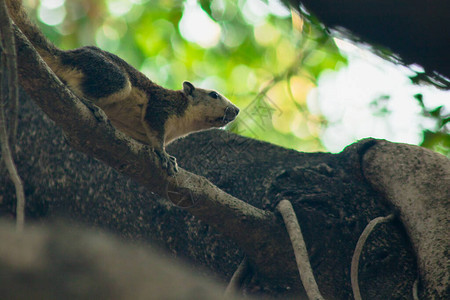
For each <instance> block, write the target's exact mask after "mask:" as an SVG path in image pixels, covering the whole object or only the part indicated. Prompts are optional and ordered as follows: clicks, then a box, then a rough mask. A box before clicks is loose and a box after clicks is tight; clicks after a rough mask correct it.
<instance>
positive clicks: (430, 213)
mask: <svg viewBox="0 0 450 300" xmlns="http://www.w3.org/2000/svg"><path fill="white" fill-rule="evenodd" d="M363 170H364V174H365V176H366V178H367V179H368V181H369V182H370V183H372V184H373V186H374V187H375V188H376V189H378V190H379V191H381V192H382V193H384V194H385V196H386V198H387V200H388V201H389V202H390V203H391V204H392V205H393V206H394V207H395V208H396V209H397V210H398V211H399V217H400V219H401V221H402V223H403V224H404V226H405V228H406V231H407V232H408V235H409V237H410V239H411V242H412V244H413V247H414V250H415V252H416V254H417V260H418V268H419V274H420V277H421V280H422V282H423V286H424V290H425V291H426V293H428V295H426V297H428V298H430V299H431V298H438V299H444V298H447V297H448V293H449V282H450V272H449V270H450V261H449V260H448V249H449V247H450V236H449V234H448V228H449V224H450V216H449V213H448V212H449V207H450V160H449V159H448V158H446V157H445V156H443V155H440V154H438V153H435V152H432V151H430V150H428V149H425V148H421V147H417V146H412V145H405V144H394V143H389V142H379V143H377V144H376V145H375V146H374V147H372V148H370V149H369V150H368V152H367V153H366V154H365V155H364V158H363Z"/></svg>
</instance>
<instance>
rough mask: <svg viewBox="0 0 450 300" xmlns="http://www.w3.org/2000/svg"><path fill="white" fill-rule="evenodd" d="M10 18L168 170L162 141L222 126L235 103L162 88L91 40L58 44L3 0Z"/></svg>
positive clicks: (11, 0)
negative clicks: (65, 45)
mask: <svg viewBox="0 0 450 300" xmlns="http://www.w3.org/2000/svg"><path fill="white" fill-rule="evenodd" d="M6 4H7V7H8V11H9V14H10V16H11V19H12V20H13V21H14V23H15V24H16V25H17V26H18V27H19V29H20V30H21V31H22V32H23V34H24V35H25V36H26V37H27V38H28V39H29V41H30V42H31V43H32V44H33V46H34V47H35V49H36V50H37V52H38V53H39V54H40V56H41V57H42V58H43V60H44V61H45V62H46V63H47V65H48V66H49V67H50V69H51V70H52V71H53V72H54V73H55V74H56V75H57V76H58V77H59V79H60V80H61V81H62V82H63V83H64V84H66V85H67V86H68V87H69V88H70V89H71V90H72V91H73V92H74V93H75V94H76V95H77V96H79V97H80V98H81V99H83V98H84V99H87V100H89V101H90V102H92V103H94V104H95V105H97V106H98V107H100V108H101V109H102V110H103V111H104V112H105V113H106V115H107V116H108V119H109V120H110V121H111V124H112V125H113V126H114V127H116V128H117V129H118V130H120V131H122V132H123V133H125V134H127V135H128V136H130V137H132V138H134V139H135V140H137V141H139V142H141V143H143V144H147V145H149V146H150V147H152V148H153V149H154V151H155V153H156V154H157V155H158V157H159V158H160V161H161V166H162V168H164V169H166V170H167V174H168V175H174V174H175V173H176V172H177V170H178V169H177V163H176V159H175V157H173V156H170V155H169V154H167V152H166V151H165V146H166V145H167V144H169V143H170V142H172V141H174V140H175V139H177V138H179V137H183V136H186V135H187V134H189V133H191V132H195V131H201V130H206V129H210V128H214V127H223V126H225V125H226V124H228V123H229V122H231V121H233V120H234V119H235V118H236V116H237V115H238V113H239V109H238V108H237V107H236V106H235V105H233V104H232V103H231V102H230V101H229V100H228V99H227V98H225V97H224V96H222V95H221V94H219V93H217V92H216V91H212V90H206V89H201V88H196V87H194V85H193V84H192V83H190V82H188V81H185V82H183V89H182V90H178V91H174V90H170V89H166V88H163V87H161V86H159V85H158V84H156V83H154V82H153V81H151V80H150V79H149V78H148V77H146V76H145V75H144V74H143V73H141V72H139V71H138V70H137V69H135V68H134V67H132V66H131V65H130V64H128V63H127V62H126V61H124V60H123V59H121V58H120V57H118V56H117V55H114V54H112V53H109V52H106V51H103V50H101V49H99V48H97V47H94V46H87V47H81V48H78V49H74V50H67V51H65V50H62V49H59V48H57V47H56V46H55V45H54V44H53V43H52V42H50V41H49V40H48V39H47V38H46V37H45V36H44V34H43V33H42V31H41V30H40V29H39V28H38V27H37V26H36V25H35V24H34V23H32V22H31V20H30V19H29V17H28V15H27V13H26V11H25V9H24V8H23V5H22V1H21V0H6Z"/></svg>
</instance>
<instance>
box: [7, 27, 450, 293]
mask: <svg viewBox="0 0 450 300" xmlns="http://www.w3.org/2000/svg"><path fill="white" fill-rule="evenodd" d="M16 36H17V37H18V55H19V58H20V60H19V73H20V80H21V83H22V86H23V87H24V88H25V90H26V91H27V93H28V94H29V95H30V96H31V97H33V100H34V101H35V102H36V103H38V104H39V106H40V107H41V108H42V110H43V111H44V112H45V113H46V114H47V115H48V116H50V118H52V119H53V120H54V121H55V122H56V124H57V125H58V126H60V127H61V128H62V129H63V131H64V133H65V137H66V139H67V140H69V141H70V143H71V144H72V145H74V146H75V148H76V149H78V150H80V151H83V152H85V153H87V154H88V155H90V156H93V157H96V158H97V159H100V160H102V161H103V162H105V163H106V164H108V165H109V166H111V167H113V168H114V169H115V170H116V171H117V172H119V173H120V174H119V173H116V172H115V171H113V169H111V168H109V167H107V166H105V165H103V164H101V163H99V162H98V161H95V160H93V159H91V158H87V157H85V156H83V155H80V154H79V153H77V152H74V151H72V150H70V149H68V147H67V146H66V145H65V144H64V142H63V134H62V132H61V130H59V129H58V128H56V127H55V126H54V125H53V124H52V123H51V122H49V120H48V119H47V118H46V117H43V116H42V115H41V114H40V113H39V112H38V111H37V110H36V108H35V107H34V106H33V105H32V104H31V103H26V102H22V107H21V109H22V112H21V123H20V132H21V134H20V138H19V145H18V146H19V151H18V153H17V156H18V157H19V159H18V162H19V170H20V172H21V174H24V182H25V187H26V193H27V196H28V198H29V202H28V203H27V214H28V216H29V217H31V218H34V219H40V220H46V219H49V218H54V217H55V216H65V217H68V218H70V219H73V220H76V221H79V222H83V223H87V224H89V225H91V226H99V227H103V228H107V229H109V230H111V231H113V232H115V233H118V234H120V235H122V236H124V237H127V238H131V239H134V240H141V241H147V242H149V241H157V242H159V244H162V245H163V246H164V247H166V248H167V249H169V250H170V251H171V252H172V253H174V254H176V255H178V256H183V257H188V258H190V259H191V261H193V262H194V263H196V265H203V266H206V267H208V268H209V269H210V270H211V271H213V272H215V273H216V274H218V275H219V276H223V277H225V278H228V277H230V275H231V274H232V272H233V271H234V270H235V269H236V267H237V265H238V264H239V262H240V261H241V260H242V255H243V254H244V253H245V255H246V256H247V258H248V261H249V264H250V266H251V267H252V268H253V269H254V270H255V271H256V276H254V277H253V279H252V280H251V281H250V282H249V283H248V284H247V286H246V287H245V288H246V289H247V290H248V291H249V292H250V293H263V294H265V295H276V296H280V295H284V296H286V295H295V296H297V297H302V295H304V290H303V288H302V286H301V284H300V278H299V276H298V272H297V268H296V264H295V258H294V254H293V252H292V245H291V244H290V241H289V237H288V235H287V233H286V230H285V228H284V225H283V223H282V218H281V216H280V215H278V214H277V213H276V212H274V211H275V207H276V206H277V204H278V202H280V201H281V200H282V199H287V200H289V201H290V202H291V203H292V204H293V207H294V210H295V212H296V214H297V218H298V220H299V223H300V225H301V228H302V233H303V236H304V239H305V243H306V247H307V252H308V254H309V255H310V261H311V266H312V268H313V272H314V274H315V277H316V280H317V284H318V287H319V289H320V291H321V293H322V294H323V296H324V297H325V298H333V299H348V298H351V297H352V289H351V280H350V265H351V259H352V255H353V251H354V248H355V245H356V243H357V241H358V238H359V235H360V234H361V232H362V231H363V230H364V228H365V226H366V225H367V224H368V223H369V222H370V220H372V219H374V218H376V217H379V216H386V215H389V214H390V213H392V212H393V211H395V210H396V209H399V210H400V213H399V215H400V219H397V220H396V221H394V222H389V223H386V224H382V225H379V226H378V227H377V228H376V230H374V232H373V233H372V234H371V235H370V236H369V238H368V239H367V241H366V245H365V247H364V248H363V251H362V254H361V258H360V263H359V266H360V267H359V269H360V270H359V280H360V290H361V294H362V297H363V299H391V298H396V297H397V298H412V286H413V283H414V281H415V278H416V273H417V270H416V263H415V255H414V251H413V249H418V248H417V247H418V241H417V240H421V237H420V236H417V237H412V236H408V235H407V233H409V234H410V235H412V234H416V232H417V230H415V229H414V228H415V226H416V225H415V224H417V223H414V221H413V220H410V218H409V217H406V216H413V215H414V213H418V212H414V209H416V210H417V209H419V208H411V209H410V210H409V211H408V212H403V205H402V204H401V203H403V202H404V201H405V200H401V199H402V198H401V197H399V198H397V199H396V201H399V202H394V201H393V200H390V199H391V198H390V197H391V196H390V194H389V193H388V191H389V189H385V188H384V187H383V185H380V184H378V182H379V181H380V180H381V179H378V178H383V180H386V178H390V176H393V175H391V173H386V176H387V177H383V175H382V174H381V173H383V172H381V173H376V172H374V170H376V169H377V168H378V167H379V165H382V164H378V160H377V158H376V156H375V158H373V157H372V156H371V155H373V154H372V153H376V154H377V155H379V154H378V151H384V150H385V149H384V148H381V149H380V150H373V151H374V152H372V149H379V148H377V147H378V145H395V144H391V143H388V142H383V141H377V140H372V139H369V140H364V141H361V142H359V143H356V144H354V145H350V146H349V147H347V148H346V149H345V150H344V151H343V152H342V153H340V154H329V153H299V152H297V151H294V150H288V149H283V148H280V147H277V146H274V145H271V144H268V143H263V142H259V141H255V140H251V139H248V138H244V137H240V136H237V135H234V134H229V133H227V132H224V131H221V130H212V131H208V132H202V133H198V134H193V135H191V136H189V137H188V138H185V139H183V140H180V141H177V142H175V143H173V144H172V145H171V146H170V147H168V152H169V153H171V154H172V155H175V156H176V157H177V159H178V161H179V165H180V167H181V168H182V169H181V170H180V173H179V174H178V175H177V176H176V177H174V178H167V177H165V175H164V174H165V173H164V172H162V171H161V170H160V168H159V165H158V162H157V160H156V158H155V155H154V154H153V153H152V151H151V149H148V148H146V147H144V146H142V145H141V144H139V143H137V142H135V141H132V140H131V139H129V138H127V137H126V136H124V135H123V134H121V133H120V132H117V131H116V130H114V128H112V127H111V126H110V125H109V123H108V122H107V121H106V120H105V119H104V118H103V117H102V116H101V113H100V111H97V110H96V109H95V108H93V107H91V109H89V108H88V107H86V106H85V104H84V103H83V102H82V101H80V100H79V99H77V98H76V97H75V96H74V95H73V94H72V93H71V92H70V91H69V90H67V89H66V88H65V87H64V86H63V85H62V84H61V82H60V81H59V80H58V79H57V78H56V77H55V76H54V75H53V74H52V73H51V71H50V70H49V69H48V68H47V67H46V66H45V64H43V62H42V61H41V60H40V59H39V58H38V56H37V55H36V53H35V52H34V50H33V49H32V48H31V46H30V45H29V44H28V43H27V41H26V40H25V39H23V36H21V34H20V33H19V32H16ZM92 110H94V112H95V113H92ZM44 128H45V130H44ZM402 147H406V148H408V149H409V148H410V147H411V146H407V145H404V146H402ZM413 148H414V147H413ZM385 155H387V156H388V157H390V159H391V160H392V161H393V162H392V163H391V166H392V168H395V167H397V168H399V166H396V163H397V160H396V154H395V152H393V153H390V154H385ZM435 156H436V157H440V156H439V155H438V154H430V155H429V156H426V157H424V159H425V160H428V159H431V160H434V159H437V160H442V158H435ZM444 159H445V158H444ZM400 162H401V161H400ZM372 163H373V164H372ZM433 166H435V167H437V166H436V165H435V164H434V165H433V164H431V165H430V167H429V168H425V169H424V171H423V172H424V173H427V172H431V174H444V173H445V172H444V173H442V172H440V171H439V170H437V171H433ZM187 170H188V171H187ZM444 170H446V169H445V168H444ZM0 171H1V173H0V174H1V175H2V177H1V178H2V181H3V182H4V183H5V184H3V185H1V189H2V190H1V192H2V197H3V198H2V211H4V212H5V213H8V212H10V211H11V209H12V203H13V202H12V199H13V198H14V197H13V195H12V192H11V186H10V184H9V183H8V182H7V181H6V180H5V179H4V170H3V169H0ZM190 172H192V173H190ZM433 172H434V173H433ZM195 174H198V175H195ZM372 174H375V175H372ZM377 174H378V175H377ZM383 174H384V173H383ZM408 174H409V173H408ZM202 176H203V177H202ZM128 177H129V178H132V179H133V181H131V180H129V179H128ZM366 177H367V178H369V180H367V178H366ZM205 178H208V180H207V179H205ZM441 179H442V178H441ZM443 179H444V181H441V183H445V182H446V181H445V180H447V179H448V178H445V177H444V178H443ZM381 181H382V180H381ZM382 182H384V181H382ZM386 182H387V181H386ZM136 183H138V184H139V185H137V184H136ZM392 183H395V181H392ZM380 186H381V188H380ZM427 186H429V187H430V188H433V189H437V188H439V187H445V186H444V185H441V184H435V185H432V186H431V185H425V186H424V188H425V187H427ZM142 187H145V188H146V189H147V190H148V191H150V192H153V193H149V192H147V191H145V189H143V188H142ZM166 187H168V189H166ZM219 188H220V189H219ZM393 190H395V188H393ZM166 192H168V193H166ZM444 192H445V191H444ZM430 193H431V191H430ZM167 195H168V198H170V199H171V200H172V202H173V203H175V204H177V205H178V206H180V207H181V208H183V209H180V208H176V207H174V206H173V205H172V204H169V202H167V201H166V200H164V199H162V197H164V196H167ZM444 200H445V199H444ZM424 201H425V200H424ZM442 205H443V206H445V202H444V203H443V204H442ZM406 207H407V206H406ZM408 209H409V208H408ZM447 211H448V210H447ZM430 214H431V215H430V218H432V217H433V213H430ZM447 214H448V213H447ZM447 214H445V213H443V220H444V221H446V222H448V216H447ZM192 215H194V216H195V217H196V218H193V217H192ZM405 218H406V219H405ZM199 220H200V221H199ZM407 220H408V221H407ZM401 221H403V222H404V223H402V222H401ZM404 226H405V227H404ZM419 227H420V226H419ZM404 228H406V231H405V230H404ZM219 232H220V233H221V235H219V234H218V233H219ZM437 232H438V233H439V234H441V233H442V232H441V231H440V230H439V228H437ZM419 233H420V232H419ZM223 236H225V237H227V238H226V239H224V237H223ZM441 236H442V235H441ZM410 240H411V241H412V245H411V243H410ZM75 242H76V241H75ZM431 242H433V245H429V247H431V248H435V247H436V249H445V248H448V244H446V243H447V242H448V240H439V239H432V240H431ZM419 243H420V242H419ZM436 253H441V254H442V252H440V251H439V250H438V251H437V252H436ZM419 258H420V257H419ZM437 259H438V260H439V259H440V258H437ZM432 261H433V260H432ZM421 266H422V261H421V260H420V259H419V267H421ZM420 271H421V276H422V278H423V279H424V282H425V284H424V286H423V288H424V289H425V291H423V292H422V294H424V295H433V291H429V290H427V289H431V288H433V282H437V283H441V284H442V285H443V289H441V290H443V291H444V293H447V292H446V291H448V280H447V281H445V280H444V281H440V280H439V279H437V280H435V281H430V280H429V278H430V276H433V275H432V274H429V270H428V269H426V268H425V269H424V270H422V269H421V270H420ZM439 274H447V275H448V270H446V269H441V271H440V273H439ZM430 282H431V284H429V283H430Z"/></svg>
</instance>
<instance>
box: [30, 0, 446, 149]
mask: <svg viewBox="0 0 450 300" xmlns="http://www.w3.org/2000/svg"><path fill="white" fill-rule="evenodd" d="M24 1H25V3H26V4H27V6H28V7H29V8H30V9H31V10H32V11H33V13H32V15H34V16H37V18H36V19H37V22H38V23H39V25H40V27H41V28H42V29H43V31H44V33H45V34H46V35H47V36H48V37H49V38H50V39H51V40H52V41H53V42H54V43H56V44H57V45H58V46H59V47H61V48H63V49H72V48H76V47H80V46H84V45H97V46H99V47H100V48H102V49H104V50H107V51H110V52H112V53H115V54H117V55H119V56H120V57H122V58H123V59H125V60H126V61H128V62H129V63H130V64H132V65H133V66H135V67H136V68H138V69H139V70H141V71H142V72H143V73H145V74H146V75H147V76H148V77H149V78H150V79H152V80H153V81H155V82H157V83H158V84H160V85H162V86H164V87H167V88H171V89H180V88H181V83H182V82H183V81H184V80H189V81H191V82H193V83H194V84H195V85H199V86H201V87H204V88H211V89H217V90H218V91H220V92H221V93H222V94H223V95H225V96H227V97H228V98H229V99H230V100H231V101H232V102H234V103H235V104H236V105H238V106H239V107H240V108H241V114H240V117H239V118H238V120H237V121H235V122H234V123H233V124H231V125H230V128H229V129H230V130H232V131H234V132H236V133H238V134H242V135H246V136H249V137H253V138H256V139H260V140H265V141H270V142H272V143H275V144H278V145H281V146H284V147H288V148H294V149H297V150H302V151H323V150H326V149H324V147H323V145H322V143H321V140H320V135H321V132H322V130H323V128H324V127H325V126H326V125H327V121H326V120H325V119H324V118H323V117H322V116H321V115H320V114H318V113H316V114H313V113H311V112H309V110H308V106H307V101H306V100H307V95H308V93H309V92H310V90H311V89H313V88H314V87H315V86H316V84H317V80H318V77H319V76H320V74H321V73H322V72H323V71H324V70H338V69H339V68H340V67H342V66H345V65H346V63H347V60H346V58H345V57H344V56H342V55H341V53H340V52H339V51H338V48H337V47H336V45H335V43H334V40H333V39H332V38H330V36H329V34H328V33H327V32H326V30H324V29H323V28H322V27H321V26H320V25H318V23H317V22H315V21H313V22H304V20H303V19H302V18H300V17H299V16H298V15H296V14H290V13H289V11H286V10H284V11H283V10H282V9H281V8H280V7H277V6H275V7H273V6H272V4H273V3H274V1H261V0H239V1H234V0H213V1H207V0H200V1H199V3H197V2H196V1H193V0H187V1H176V0H131V1H130V0H99V1H92V0H72V1H64V0H42V1H40V2H39V1H38V0H24ZM255 4H258V5H260V7H259V8H258V9H257V10H255V8H254V7H252V5H255ZM269 4H270V5H269ZM189 7H190V8H191V9H192V11H194V10H193V9H194V7H195V9H196V10H195V11H196V12H197V13H198V11H199V9H201V13H202V14H203V15H197V17H198V19H200V17H201V18H205V17H207V18H209V20H210V21H209V22H212V23H215V24H212V23H211V24H212V25H214V26H212V25H211V26H210V27H211V28H212V29H214V28H216V27H215V26H217V25H218V26H217V28H219V30H220V39H219V40H218V41H217V43H215V44H214V45H213V46H207V47H205V46H204V47H202V46H200V45H199V44H200V43H196V42H193V41H189V39H188V38H186V36H185V35H183V34H182V32H183V28H181V26H180V23H182V19H183V17H187V14H188V13H187V9H188V8H189ZM200 7H201V8H200ZM194 19H195V18H194ZM192 20H193V19H190V21H189V22H193V21H192ZM204 27H205V26H204ZM202 29H205V28H201V27H200V30H202ZM212 29H211V30H212ZM443 135H444V138H445V134H443ZM433 139H438V140H439V137H437V136H434V137H433ZM429 143H430V144H431V146H430V145H428V144H426V143H425V146H429V147H434V146H433V145H434V144H435V143H434V142H431V140H429ZM436 143H441V141H440V140H439V141H437V142H436ZM446 146H448V144H445V145H443V147H446ZM447 149H448V148H447ZM441 152H442V151H441ZM444 152H445V151H444Z"/></svg>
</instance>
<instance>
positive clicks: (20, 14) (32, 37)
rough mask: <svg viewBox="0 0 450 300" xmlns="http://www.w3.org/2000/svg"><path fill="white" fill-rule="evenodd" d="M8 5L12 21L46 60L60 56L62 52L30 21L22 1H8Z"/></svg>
mask: <svg viewBox="0 0 450 300" xmlns="http://www.w3.org/2000/svg"><path fill="white" fill-rule="evenodd" d="M6 5H7V7H8V12H9V15H10V17H11V19H12V20H13V21H14V23H15V24H16V25H17V26H18V27H19V29H20V30H21V31H22V32H23V34H24V35H25V36H26V37H27V38H28V40H29V41H30V42H31V43H32V44H33V46H34V48H35V49H36V50H37V51H38V52H39V54H40V55H41V56H42V57H43V58H44V60H46V58H48V57H56V56H58V54H59V53H60V52H61V50H60V49H58V48H57V47H56V46H55V45H54V44H53V43H52V42H50V41H49V40H48V39H47V38H46V37H45V35H44V34H43V33H42V31H41V30H40V29H39V28H38V27H37V26H36V25H35V24H34V23H33V22H32V21H31V20H30V18H29V17H28V15H27V13H26V11H25V9H24V7H23V5H22V0H6Z"/></svg>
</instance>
